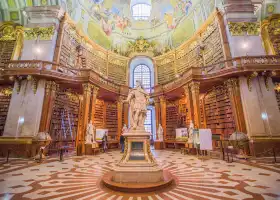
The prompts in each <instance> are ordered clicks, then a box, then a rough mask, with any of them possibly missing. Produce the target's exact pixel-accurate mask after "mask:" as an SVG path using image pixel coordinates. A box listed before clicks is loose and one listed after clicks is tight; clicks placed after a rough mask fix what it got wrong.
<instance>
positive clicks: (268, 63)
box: [154, 56, 280, 94]
mask: <svg viewBox="0 0 280 200" xmlns="http://www.w3.org/2000/svg"><path fill="white" fill-rule="evenodd" d="M263 70H277V71H278V70H279V71H280V56H245V57H236V58H233V59H229V60H224V61H221V62H218V63H215V64H213V65H208V66H204V67H190V68H188V69H187V70H186V71H185V72H184V73H182V75H180V76H178V77H177V78H176V79H174V80H172V81H169V82H167V83H165V84H162V85H157V86H155V87H154V91H155V94H159V93H167V92H170V91H172V90H174V89H176V88H179V87H181V86H183V85H185V84H186V83H188V82H189V81H191V80H194V79H197V80H198V81H199V80H205V79H212V78H217V77H221V76H225V75H230V74H232V75H235V74H238V73H243V72H246V71H263Z"/></svg>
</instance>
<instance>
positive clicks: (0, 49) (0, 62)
mask: <svg viewBox="0 0 280 200" xmlns="http://www.w3.org/2000/svg"><path fill="white" fill-rule="evenodd" d="M14 47H15V41H13V40H11V41H0V67H3V66H4V63H5V62H7V61H9V60H11V58H12V54H13V51H14Z"/></svg>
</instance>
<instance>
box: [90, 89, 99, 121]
mask: <svg viewBox="0 0 280 200" xmlns="http://www.w3.org/2000/svg"><path fill="white" fill-rule="evenodd" d="M98 91H99V88H98V87H96V86H93V88H92V97H91V116H90V120H91V121H92V123H93V122H94V115H95V106H96V99H97V95H98Z"/></svg>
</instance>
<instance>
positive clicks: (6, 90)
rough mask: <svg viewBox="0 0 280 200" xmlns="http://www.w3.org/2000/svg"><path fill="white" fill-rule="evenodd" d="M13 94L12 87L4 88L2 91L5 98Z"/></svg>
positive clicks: (0, 92) (0, 91)
mask: <svg viewBox="0 0 280 200" xmlns="http://www.w3.org/2000/svg"><path fill="white" fill-rule="evenodd" d="M12 93H13V88H12V87H7V88H3V89H2V90H0V94H2V95H4V96H11V95H12Z"/></svg>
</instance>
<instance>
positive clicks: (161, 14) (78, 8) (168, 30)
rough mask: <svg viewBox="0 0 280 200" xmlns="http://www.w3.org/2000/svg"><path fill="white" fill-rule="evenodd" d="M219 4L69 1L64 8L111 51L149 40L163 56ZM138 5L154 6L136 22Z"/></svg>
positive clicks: (159, 0) (157, 0) (204, 1)
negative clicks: (136, 41)
mask: <svg viewBox="0 0 280 200" xmlns="http://www.w3.org/2000/svg"><path fill="white" fill-rule="evenodd" d="M215 2H216V6H218V5H220V6H221V5H222V1H221V0H220V1H219V0H216V1H215V0H65V1H64V2H63V6H64V7H65V9H66V10H67V12H68V13H69V15H70V16H71V18H72V19H74V21H75V22H76V23H77V26H78V27H79V28H81V29H83V31H84V32H86V33H87V34H88V35H89V37H90V38H91V39H93V40H94V41H96V42H97V43H99V44H100V45H101V46H103V47H105V48H107V49H111V50H114V51H116V52H117V53H120V54H125V53H126V52H127V51H128V50H129V48H130V46H131V45H129V44H131V42H134V41H135V40H137V39H139V38H145V39H146V40H148V41H149V42H153V45H152V46H153V48H154V50H155V51H157V52H158V54H160V52H164V51H168V50H170V49H172V48H174V47H177V46H178V45H180V44H182V43H183V42H184V41H185V40H186V39H188V38H190V37H191V36H192V35H193V33H194V32H195V30H196V29H198V28H199V26H200V25H201V24H202V23H203V21H204V20H205V19H206V18H207V17H208V16H209V15H210V14H211V13H212V11H213V10H214V8H215ZM137 4H145V5H148V6H150V9H151V12H150V16H148V17H146V18H145V19H144V20H141V19H140V20H139V19H135V18H134V17H133V6H135V5H137ZM155 54H157V53H155Z"/></svg>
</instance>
